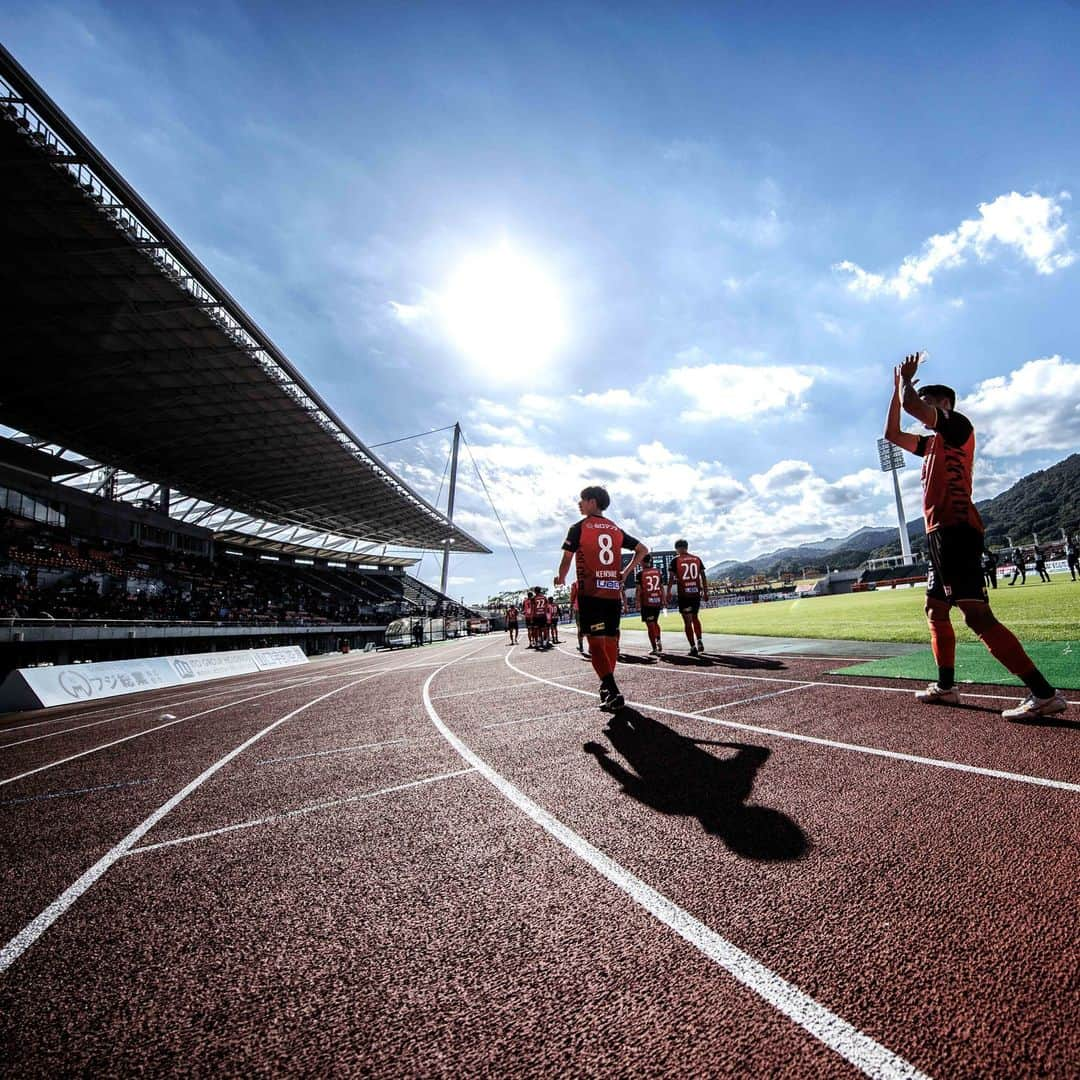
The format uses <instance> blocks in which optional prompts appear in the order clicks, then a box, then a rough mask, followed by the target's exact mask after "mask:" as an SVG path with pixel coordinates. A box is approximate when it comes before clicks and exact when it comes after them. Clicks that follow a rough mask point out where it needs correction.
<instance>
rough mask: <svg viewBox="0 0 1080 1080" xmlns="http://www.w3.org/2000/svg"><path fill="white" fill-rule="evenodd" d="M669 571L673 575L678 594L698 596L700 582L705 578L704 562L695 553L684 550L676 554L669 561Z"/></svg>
mask: <svg viewBox="0 0 1080 1080" xmlns="http://www.w3.org/2000/svg"><path fill="white" fill-rule="evenodd" d="M671 573H672V574H673V575H674V577H675V584H676V585H677V586H678V589H679V595H680V596H684V597H692V596H700V595H701V583H702V581H703V580H704V578H705V564H704V563H703V562H702V561H701V559H699V558H698V556H697V555H691V554H690V553H689V552H686V553H685V554H682V555H676V556H675V558H674V560H673V561H672V563H671Z"/></svg>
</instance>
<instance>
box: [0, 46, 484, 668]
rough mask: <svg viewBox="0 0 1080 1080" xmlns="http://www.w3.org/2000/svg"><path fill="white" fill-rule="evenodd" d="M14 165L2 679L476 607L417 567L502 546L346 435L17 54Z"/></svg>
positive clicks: (359, 631) (456, 613)
mask: <svg viewBox="0 0 1080 1080" xmlns="http://www.w3.org/2000/svg"><path fill="white" fill-rule="evenodd" d="M0 167H2V169H3V175H4V177H5V179H6V192H7V197H6V198H5V200H4V202H3V207H2V210H0V215H2V216H0V239H2V243H3V250H4V253H5V258H4V259H3V260H2V261H0V289H2V295H3V301H2V303H3V308H4V327H5V341H4V345H5V361H6V364H7V369H8V378H7V379H6V380H5V384H4V389H3V391H2V392H0V425H3V426H4V430H5V435H4V437H3V438H2V440H0V616H3V626H2V628H0V642H2V643H4V645H5V648H4V650H3V654H4V655H3V661H2V664H0V666H3V667H4V668H5V669H10V668H11V667H13V666H19V665H26V664H35V663H43V662H44V663H48V662H52V663H57V662H59V663H66V662H72V661H76V660H88V659H113V658H120V657H131V656H143V655H154V654H160V653H165V652H170V653H175V652H185V651H213V650H216V649H223V648H234V647H246V646H250V645H253V644H266V643H270V644H279V643H280V644H299V645H301V646H303V647H304V648H305V650H306V651H309V652H312V651H314V652H318V651H325V650H326V649H328V648H331V647H338V646H339V645H341V644H343V643H344V642H349V643H350V644H351V645H360V644H365V643H368V642H381V641H382V640H384V639H385V637H386V628H387V627H388V626H389V625H391V624H393V623H400V621H401V620H402V619H407V620H418V619H423V620H426V621H427V632H428V633H431V632H433V631H434V632H435V633H445V632H447V630H448V626H449V625H450V624H449V623H448V622H447V621H445V620H454V619H457V618H459V617H464V616H467V615H468V614H469V613H468V612H465V611H463V610H461V609H460V607H459V606H458V605H456V604H455V603H454V601H453V600H451V598H449V597H448V596H446V595H445V594H443V593H442V592H439V591H438V590H435V589H433V588H431V587H430V586H428V585H426V584H424V583H423V582H421V581H420V580H418V579H417V578H415V577H412V576H410V575H409V574H408V573H407V570H408V568H410V567H412V566H415V564H416V562H417V558H418V556H417V554H416V553H417V552H424V551H443V552H444V558H445V553H446V552H448V551H449V550H450V548H451V545H452V550H453V551H454V553H455V555H459V554H466V553H488V552H489V549H488V548H487V547H485V546H484V545H483V544H482V543H480V542H479V541H478V540H476V539H475V538H474V537H472V536H470V535H469V534H468V533H466V532H464V531H463V530H462V529H461V528H459V527H458V526H457V525H455V524H454V523H453V521H452V519H451V518H450V517H449V516H448V515H447V514H443V513H442V512H440V511H439V510H438V509H437V508H436V507H435V506H433V505H432V504H430V503H429V502H428V501H426V500H425V499H424V498H423V497H421V496H420V495H419V494H417V493H416V492H415V491H413V490H412V489H411V488H410V487H409V486H408V484H406V483H405V482H404V481H403V480H402V479H401V478H400V477H398V476H397V475H396V474H395V473H394V472H393V470H391V469H390V468H389V467H388V466H387V465H386V464H385V463H384V462H382V461H381V460H380V459H379V457H378V456H377V455H376V454H375V453H373V452H372V450H371V449H370V448H368V447H367V446H365V445H364V444H363V443H362V442H361V441H360V440H359V439H358V438H357V437H356V436H355V435H354V434H353V433H352V432H351V431H350V430H349V429H348V427H347V426H346V425H345V423H344V422H343V421H342V420H341V419H340V418H339V417H338V416H337V415H335V413H334V411H333V409H331V407H330V406H329V405H328V404H327V403H326V402H325V401H324V400H323V399H322V398H321V397H320V396H319V394H318V392H317V391H316V390H315V389H314V388H313V387H312V386H311V385H310V384H309V383H308V382H307V381H306V380H305V379H304V377H303V376H302V375H301V374H300V373H299V372H298V371H297V369H296V368H295V367H294V366H293V365H292V364H291V363H290V362H289V360H288V359H287V358H286V357H285V356H284V355H283V354H282V353H281V352H280V350H279V349H278V348H277V347H276V346H275V345H274V343H273V342H272V341H271V340H270V338H269V337H268V336H267V335H266V334H265V333H264V332H263V331H262V330H261V329H260V328H259V327H258V326H257V325H256V324H255V322H254V321H253V320H252V318H251V317H250V316H249V315H248V314H247V313H246V312H245V311H244V310H243V309H242V308H241V307H240V305H239V304H238V303H237V302H236V301H235V300H234V299H233V298H232V297H231V296H230V295H229V293H228V292H227V291H226V290H225V289H224V287H223V286H222V285H221V284H220V283H219V282H218V281H217V280H215V278H214V277H213V276H212V275H211V274H210V273H209V271H208V270H207V269H206V268H205V267H204V266H203V265H202V264H201V263H200V262H199V260H198V259H197V258H196V257H195V256H194V255H193V254H192V253H191V252H190V251H189V250H188V249H187V247H186V246H185V245H184V244H183V243H182V242H181V240H180V239H179V238H178V237H177V236H176V235H175V234H174V233H173V232H172V231H171V230H170V229H169V227H168V226H167V225H166V224H165V223H164V222H163V221H162V220H161V219H160V218H159V217H158V216H157V214H155V213H154V211H153V210H152V209H151V208H150V207H149V206H148V205H147V204H146V203H145V202H144V201H143V199H142V198H141V197H140V196H139V195H138V194H137V193H136V192H135V191H134V190H133V189H132V188H131V186H130V185H129V184H128V183H127V182H126V181H125V180H124V178H123V177H122V176H120V175H119V173H118V172H117V171H116V170H115V169H114V168H113V167H112V166H111V165H110V164H109V163H108V161H106V159H105V158H104V157H103V156H102V154H101V153H100V152H99V151H98V150H97V149H96V148H95V147H94V146H93V145H91V143H90V142H89V140H88V139H87V138H86V137H85V136H84V135H83V134H82V133H81V132H80V131H79V130H78V129H77V128H76V127H75V126H74V124H73V123H72V122H71V121H70V120H69V119H68V118H67V117H66V116H65V115H64V113H63V112H61V111H60V109H59V108H58V107H57V106H56V105H55V104H54V103H53V102H52V101H51V100H50V98H49V97H48V96H47V95H46V94H45V92H44V91H43V90H42V89H41V87H40V86H38V85H37V83H36V82H34V80H33V79H32V78H31V77H30V76H29V75H28V74H27V72H26V71H25V70H24V69H23V68H22V67H21V66H20V65H19V64H18V63H17V61H15V59H14V58H13V57H12V56H11V55H10V54H9V53H8V52H7V51H6V50H4V49H3V47H2V46H0ZM432 620H443V621H442V622H440V624H439V626H438V627H436V626H435V624H434V623H433V622H432ZM411 628H412V627H411V626H410V629H411Z"/></svg>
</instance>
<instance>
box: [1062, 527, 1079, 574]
mask: <svg viewBox="0 0 1080 1080" xmlns="http://www.w3.org/2000/svg"><path fill="white" fill-rule="evenodd" d="M1065 562H1066V563H1067V564H1068V566H1069V573H1070V574H1071V575H1072V579H1073V581H1076V580H1077V579H1078V578H1080V545H1078V544H1077V541H1076V537H1075V536H1070V537H1069V538H1068V539H1067V540H1066V541H1065Z"/></svg>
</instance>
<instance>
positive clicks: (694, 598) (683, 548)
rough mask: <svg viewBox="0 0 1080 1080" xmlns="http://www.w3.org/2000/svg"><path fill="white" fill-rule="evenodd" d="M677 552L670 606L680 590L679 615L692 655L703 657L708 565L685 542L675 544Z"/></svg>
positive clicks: (671, 574) (670, 573)
mask: <svg viewBox="0 0 1080 1080" xmlns="http://www.w3.org/2000/svg"><path fill="white" fill-rule="evenodd" d="M675 551H676V552H677V554H676V556H675V558H674V559H673V560H672V562H671V567H670V569H669V570H668V593H667V598H668V603H671V594H672V593H673V592H674V591H675V590H676V589H678V591H679V612H680V614H681V615H682V617H683V629H684V630H685V631H686V640H687V641H689V642H690V655H691V656H700V655H701V654H702V653H703V652H704V651H705V643H704V642H703V641H702V640H701V620H700V619H698V610H699V609H700V607H701V601H702V600H708V599H709V583H708V581H706V580H705V564H704V563H703V562H702V561H701V559H699V558H698V557H697V556H696V555H691V554H690V545H689V544H688V543H687V542H686V541H685V540H676V541H675Z"/></svg>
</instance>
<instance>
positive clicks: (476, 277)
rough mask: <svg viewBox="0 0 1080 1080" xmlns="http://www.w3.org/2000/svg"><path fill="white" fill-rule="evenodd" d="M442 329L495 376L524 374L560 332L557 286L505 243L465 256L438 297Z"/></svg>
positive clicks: (555, 345)
mask: <svg viewBox="0 0 1080 1080" xmlns="http://www.w3.org/2000/svg"><path fill="white" fill-rule="evenodd" d="M443 302H444V305H445V307H444V313H445V318H446V325H447V329H448V330H449V333H450V336H451V338H452V339H453V341H454V344H455V345H456V346H457V347H458V349H460V350H461V352H462V353H463V354H464V355H465V356H466V357H467V358H468V359H469V361H470V362H471V363H473V364H474V365H475V366H476V367H478V368H480V369H482V370H483V371H484V372H485V373H486V374H489V375H492V376H494V377H495V378H498V379H501V380H509V379H517V378H522V377H527V376H528V375H529V374H530V373H531V370H530V369H531V368H532V367H533V366H534V365H535V364H538V363H544V362H546V361H548V360H550V359H552V357H553V356H554V355H555V353H556V352H557V351H558V349H559V346H560V345H562V343H563V341H564V339H565V337H566V325H565V320H564V316H563V310H562V302H561V299H560V297H559V292H558V289H557V288H556V287H555V284H554V283H553V282H552V280H551V279H550V278H549V277H548V276H547V275H546V274H545V273H544V271H543V269H542V268H541V267H539V266H538V265H537V264H536V263H535V262H533V261H531V260H530V259H528V258H527V257H525V256H523V255H521V254H519V253H518V252H516V251H514V250H513V249H512V248H511V247H510V246H509V245H508V244H506V243H505V242H504V243H503V244H501V245H500V246H499V247H497V248H494V249H493V250H491V251H486V252H483V253H480V254H476V255H471V256H469V257H468V258H467V259H465V261H464V262H463V263H462V264H461V265H460V266H459V267H458V269H457V270H456V271H455V273H454V276H453V277H452V278H451V279H450V283H449V285H448V287H447V289H446V292H445V293H444V296H443Z"/></svg>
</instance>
